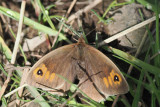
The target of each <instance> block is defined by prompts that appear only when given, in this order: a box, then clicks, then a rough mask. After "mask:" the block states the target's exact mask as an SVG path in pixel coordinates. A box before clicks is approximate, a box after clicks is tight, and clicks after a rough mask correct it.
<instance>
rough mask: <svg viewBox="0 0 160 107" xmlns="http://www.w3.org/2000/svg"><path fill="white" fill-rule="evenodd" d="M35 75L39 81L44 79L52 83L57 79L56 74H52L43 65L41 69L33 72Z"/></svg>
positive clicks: (38, 68)
mask: <svg viewBox="0 0 160 107" xmlns="http://www.w3.org/2000/svg"><path fill="white" fill-rule="evenodd" d="M33 75H34V77H35V78H37V79H43V78H44V79H45V80H48V79H49V81H50V82H52V81H53V79H54V77H55V73H52V74H50V71H48V70H47V67H46V66H45V64H41V65H40V66H39V67H37V68H36V69H35V70H34V71H33Z"/></svg>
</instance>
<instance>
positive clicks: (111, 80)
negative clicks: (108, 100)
mask: <svg viewBox="0 0 160 107" xmlns="http://www.w3.org/2000/svg"><path fill="white" fill-rule="evenodd" d="M103 82H104V83H105V85H106V87H107V88H108V87H109V85H110V86H111V87H112V86H113V84H115V85H120V84H121V82H122V78H121V76H120V75H119V74H118V73H115V71H114V70H113V69H112V71H111V72H110V75H109V76H107V78H106V77H104V78H103Z"/></svg>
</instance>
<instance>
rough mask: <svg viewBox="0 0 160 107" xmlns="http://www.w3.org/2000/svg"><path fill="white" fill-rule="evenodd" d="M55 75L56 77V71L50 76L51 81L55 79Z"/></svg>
mask: <svg viewBox="0 0 160 107" xmlns="http://www.w3.org/2000/svg"><path fill="white" fill-rule="evenodd" d="M54 77H55V73H52V74H51V76H50V78H49V82H52V81H53V79H54Z"/></svg>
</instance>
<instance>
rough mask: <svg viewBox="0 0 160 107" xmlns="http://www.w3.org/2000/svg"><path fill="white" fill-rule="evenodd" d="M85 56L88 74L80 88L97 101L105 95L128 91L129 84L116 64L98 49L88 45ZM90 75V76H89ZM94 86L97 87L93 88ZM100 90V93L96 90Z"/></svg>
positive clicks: (85, 48)
mask: <svg viewBox="0 0 160 107" xmlns="http://www.w3.org/2000/svg"><path fill="white" fill-rule="evenodd" d="M83 51H84V54H85V55H84V56H85V58H84V59H85V61H84V62H85V67H84V68H85V72H87V74H86V76H84V78H82V79H81V80H83V81H84V80H85V82H84V83H83V82H82V81H81V82H82V85H81V86H80V89H81V90H82V91H84V92H85V93H86V94H87V95H88V96H89V97H91V98H92V99H95V100H96V101H102V100H103V99H104V98H103V97H106V98H107V97H108V96H111V95H117V94H124V93H126V92H128V90H129V88H128V84H127V82H126V80H125V79H124V77H123V75H122V74H121V73H120V70H119V69H118V68H117V67H116V65H115V64H114V63H113V62H112V61H111V60H110V59H109V58H108V57H106V56H105V55H104V54H103V53H101V52H100V51H98V50H97V49H95V48H93V47H91V46H89V45H86V46H85V47H84V49H83ZM87 75H88V76H87ZM88 77H89V78H88ZM93 88H95V89H96V90H95V89H94V90H93ZM97 90H98V92H100V93H101V94H100V93H99V94H93V93H97V92H96V91H97Z"/></svg>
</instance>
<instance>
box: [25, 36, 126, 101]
mask: <svg viewBox="0 0 160 107" xmlns="http://www.w3.org/2000/svg"><path fill="white" fill-rule="evenodd" d="M57 74H59V75H61V76H63V77H64V78H66V79H68V80H70V81H71V82H74V80H75V79H78V80H79V83H78V85H79V89H81V90H82V91H83V92H84V93H85V94H86V95H88V96H89V97H90V98H92V99H93V100H95V101H98V102H100V101H102V100H104V97H105V98H107V97H108V96H112V95H118V94H125V93H127V92H128V90H129V87H128V84H127V82H126V80H125V78H124V77H123V75H122V74H121V73H120V70H119V69H118V68H117V67H116V65H115V64H114V63H113V62H112V61H111V60H110V59H109V58H108V57H106V56H105V55H104V54H103V53H101V52H100V51H99V50H97V49H95V48H94V47H92V46H89V45H87V44H85V42H84V40H83V39H82V38H80V39H79V40H78V43H74V44H71V45H66V46H63V47H60V48H58V49H55V50H53V51H52V52H50V53H48V54H47V55H45V56H44V57H42V58H41V59H40V60H39V61H38V62H37V63H36V64H35V65H34V66H33V67H32V68H31V69H30V71H29V73H28V76H27V84H29V85H31V86H35V87H37V88H42V89H43V88H51V89H53V90H55V91H53V92H52V93H55V94H58V95H63V94H64V92H66V91H68V90H69V89H70V86H71V85H70V84H69V83H67V82H66V81H65V80H64V79H63V78H60V77H59V76H58V75H57Z"/></svg>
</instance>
